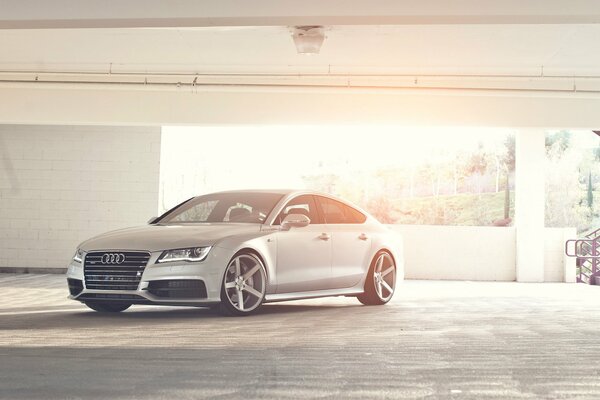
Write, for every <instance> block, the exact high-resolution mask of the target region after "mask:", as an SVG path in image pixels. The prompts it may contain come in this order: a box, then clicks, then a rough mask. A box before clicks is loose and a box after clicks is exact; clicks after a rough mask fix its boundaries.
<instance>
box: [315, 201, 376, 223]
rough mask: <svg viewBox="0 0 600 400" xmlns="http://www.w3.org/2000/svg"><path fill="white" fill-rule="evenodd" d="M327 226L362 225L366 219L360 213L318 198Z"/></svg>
mask: <svg viewBox="0 0 600 400" xmlns="http://www.w3.org/2000/svg"><path fill="white" fill-rule="evenodd" d="M319 204H320V205H321V209H322V210H323V214H324V217H325V223H327V224H362V223H363V222H365V221H366V220H367V217H366V216H365V215H363V213H361V212H360V211H358V210H356V209H354V208H352V207H349V206H347V205H345V204H344V203H340V202H339V201H336V200H332V199H329V198H326V197H319Z"/></svg>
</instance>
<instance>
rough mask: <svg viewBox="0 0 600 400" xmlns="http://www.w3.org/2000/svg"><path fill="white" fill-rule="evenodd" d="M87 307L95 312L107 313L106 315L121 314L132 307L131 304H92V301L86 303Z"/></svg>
mask: <svg viewBox="0 0 600 400" xmlns="http://www.w3.org/2000/svg"><path fill="white" fill-rule="evenodd" d="M85 305H86V306H88V307H89V308H91V309H92V310H94V311H98V312H105V313H106V312H111V313H116V312H121V311H125V310H127V309H128V308H129V307H131V304H126V303H114V304H113V303H97V302H90V301H87V302H86V303H85Z"/></svg>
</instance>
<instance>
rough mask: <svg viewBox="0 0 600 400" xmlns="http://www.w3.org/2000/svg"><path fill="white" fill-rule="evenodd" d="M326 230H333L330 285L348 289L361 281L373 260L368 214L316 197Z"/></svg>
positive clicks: (325, 198)
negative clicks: (368, 230)
mask: <svg viewBox="0 0 600 400" xmlns="http://www.w3.org/2000/svg"><path fill="white" fill-rule="evenodd" d="M316 198H317V201H318V204H319V207H320V209H321V211H322V214H323V218H324V219H325V223H326V224H327V231H328V232H331V250H332V256H331V275H332V276H331V288H348V287H352V286H354V285H356V284H358V283H359V282H360V280H361V279H362V277H363V276H364V274H365V272H366V268H368V265H369V263H370V260H368V257H369V254H370V250H371V237H370V236H369V232H367V231H365V228H366V226H365V224H364V222H365V221H366V216H365V215H364V214H362V213H361V212H360V211H358V210H356V209H354V208H352V207H350V206H348V205H346V204H344V203H342V202H339V201H337V200H333V199H330V198H328V197H322V196H316Z"/></svg>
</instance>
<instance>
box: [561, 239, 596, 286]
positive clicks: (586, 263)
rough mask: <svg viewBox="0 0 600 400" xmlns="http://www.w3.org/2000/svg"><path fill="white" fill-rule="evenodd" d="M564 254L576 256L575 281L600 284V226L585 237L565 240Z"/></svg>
mask: <svg viewBox="0 0 600 400" xmlns="http://www.w3.org/2000/svg"><path fill="white" fill-rule="evenodd" d="M565 254H566V255H567V256H569V257H576V258H577V282H582V283H588V284H591V285H600V228H599V229H596V230H595V231H593V232H591V233H589V234H588V235H586V236H585V239H572V240H567V241H566V243H565Z"/></svg>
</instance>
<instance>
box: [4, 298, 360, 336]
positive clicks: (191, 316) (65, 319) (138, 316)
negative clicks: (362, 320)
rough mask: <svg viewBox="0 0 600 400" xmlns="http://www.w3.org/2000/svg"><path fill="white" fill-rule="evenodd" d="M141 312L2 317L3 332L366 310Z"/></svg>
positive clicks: (284, 307) (274, 307)
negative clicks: (226, 313)
mask: <svg viewBox="0 0 600 400" xmlns="http://www.w3.org/2000/svg"><path fill="white" fill-rule="evenodd" d="M141 307H144V308H142V309H138V307H136V306H133V307H131V308H130V309H128V310H127V311H124V312H120V313H100V312H96V311H93V310H89V309H87V308H82V309H80V310H73V311H70V310H69V311H60V310H55V309H49V310H48V311H47V312H43V309H41V310H40V311H41V312H36V313H23V314H18V313H15V314H11V315H0V327H1V328H0V330H21V329H53V328H73V329H78V328H85V327H98V326H101V325H107V326H112V327H115V326H119V327H127V326H128V325H132V326H144V325H148V326H152V325H156V324H160V325H162V322H169V321H173V322H186V321H187V322H189V321H193V322H194V323H195V324H201V323H202V322H203V321H204V322H209V321H212V322H214V321H215V320H221V321H222V322H223V323H225V324H229V323H234V321H235V323H236V324H239V323H240V322H241V321H248V323H253V321H254V322H255V321H257V320H261V319H268V320H271V321H272V320H273V319H277V318H282V319H285V318H286V317H287V316H290V315H297V314H299V313H307V314H308V316H311V317H323V316H328V315H332V312H334V311H335V312H337V311H336V310H342V309H345V310H350V309H352V310H353V312H354V313H355V312H356V310H359V311H360V310H361V309H365V308H367V307H364V306H361V305H360V304H322V303H319V304H314V305H313V304H305V303H303V304H293V303H292V304H282V303H277V304H265V305H263V306H262V307H261V308H260V309H259V310H257V312H256V313H254V314H252V315H249V316H245V317H229V316H224V315H221V314H219V313H218V311H215V310H212V309H210V308H200V307H176V308H175V307H170V306H169V307H163V306H156V307H153V306H141Z"/></svg>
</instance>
